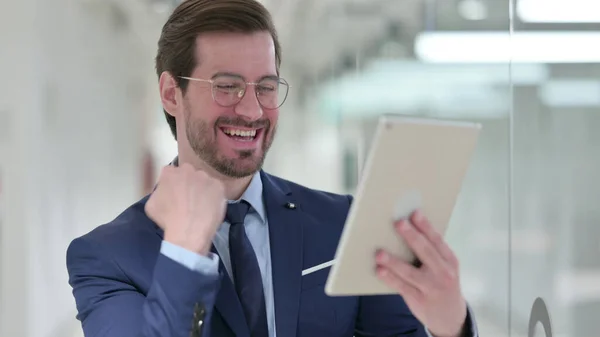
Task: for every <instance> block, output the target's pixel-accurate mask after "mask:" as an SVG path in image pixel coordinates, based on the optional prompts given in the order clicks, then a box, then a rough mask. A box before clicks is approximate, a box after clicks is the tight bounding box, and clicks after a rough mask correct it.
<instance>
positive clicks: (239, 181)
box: [178, 152, 253, 200]
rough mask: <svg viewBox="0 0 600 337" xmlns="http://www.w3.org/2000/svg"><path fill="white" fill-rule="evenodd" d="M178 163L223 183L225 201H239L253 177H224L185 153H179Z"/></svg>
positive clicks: (196, 157)
mask: <svg viewBox="0 0 600 337" xmlns="http://www.w3.org/2000/svg"><path fill="white" fill-rule="evenodd" d="M178 162H179V165H181V164H183V163H188V164H190V165H192V166H193V167H194V168H195V169H196V170H201V171H204V172H206V173H207V174H208V175H210V176H211V177H213V178H215V179H218V180H220V181H221V182H222V183H223V186H224V187H225V197H226V198H227V200H237V199H239V198H240V197H241V196H242V194H244V191H246V189H247V188H248V185H250V182H251V181H252V177H253V175H250V176H247V177H243V178H232V177H228V176H225V175H223V174H221V173H220V172H218V171H216V170H215V169H214V168H212V167H211V166H209V165H207V164H206V163H205V162H203V161H202V160H200V158H198V156H196V155H195V154H194V155H191V156H188V155H186V154H185V153H182V152H180V153H179V156H178Z"/></svg>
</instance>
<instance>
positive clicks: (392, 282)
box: [376, 266, 423, 302]
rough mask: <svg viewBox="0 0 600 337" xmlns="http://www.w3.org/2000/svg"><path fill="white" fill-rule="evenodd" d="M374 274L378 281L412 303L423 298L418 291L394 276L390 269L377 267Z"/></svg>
mask: <svg viewBox="0 0 600 337" xmlns="http://www.w3.org/2000/svg"><path fill="white" fill-rule="evenodd" d="M376 272H377V277H379V279H380V280H382V281H383V282H384V283H385V284H386V285H388V286H389V287H390V288H392V289H394V290H396V291H397V292H398V294H400V295H401V296H402V297H404V298H407V297H410V298H412V299H413V301H420V300H421V299H422V298H423V293H422V292H421V291H420V290H419V289H417V288H416V287H414V286H412V285H411V284H410V283H408V282H406V281H405V280H403V279H402V278H400V277H398V276H397V275H395V274H394V273H393V272H392V271H391V270H390V269H388V268H386V267H383V266H378V267H377V269H376ZM411 302H412V301H411Z"/></svg>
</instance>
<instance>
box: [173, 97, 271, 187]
mask: <svg viewBox="0 0 600 337" xmlns="http://www.w3.org/2000/svg"><path fill="white" fill-rule="evenodd" d="M184 115H185V125H186V126H185V134H186V137H187V139H188V142H189V144H190V147H191V148H192V150H193V151H194V153H196V155H197V156H198V158H200V159H201V160H202V161H203V162H205V163H206V164H207V165H209V166H210V167H212V168H213V169H215V170H216V171H217V172H219V173H220V174H222V175H224V176H226V177H231V178H244V177H248V176H250V175H253V174H254V173H256V172H257V171H259V170H260V169H261V168H262V166H263V164H264V161H265V157H266V155H267V152H268V151H269V148H270V147H271V144H272V143H273V139H274V138H275V131H276V127H273V128H272V129H271V123H270V121H269V120H268V119H261V120H257V121H254V122H247V121H245V120H243V119H242V118H230V117H219V118H217V120H216V121H215V122H214V123H210V122H208V121H204V120H201V119H197V120H192V118H191V113H190V109H189V108H186V109H185V112H184ZM223 124H226V125H229V126H240V127H247V128H262V129H263V130H262V131H261V132H262V133H263V140H262V144H261V146H260V149H258V150H242V151H237V154H238V155H237V157H236V158H228V157H225V156H224V155H223V154H221V153H219V147H218V144H217V132H221V131H220V130H219V127H218V126H219V125H223ZM257 151H260V153H259V154H258V155H257V154H256V152H257Z"/></svg>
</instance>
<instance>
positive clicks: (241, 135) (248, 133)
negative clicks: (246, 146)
mask: <svg viewBox="0 0 600 337" xmlns="http://www.w3.org/2000/svg"><path fill="white" fill-rule="evenodd" d="M220 129H221V131H222V132H223V133H224V134H225V135H227V136H228V137H229V138H232V139H235V140H238V141H247V142H249V141H253V140H254V139H256V137H257V136H258V135H259V134H260V132H261V131H262V129H250V130H242V129H236V128H230V127H224V128H223V127H222V128H220Z"/></svg>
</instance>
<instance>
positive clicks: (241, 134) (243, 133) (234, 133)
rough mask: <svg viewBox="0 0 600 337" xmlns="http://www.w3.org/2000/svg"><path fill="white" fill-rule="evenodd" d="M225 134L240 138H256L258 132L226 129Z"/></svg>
mask: <svg viewBox="0 0 600 337" xmlns="http://www.w3.org/2000/svg"><path fill="white" fill-rule="evenodd" d="M223 132H225V133H226V134H228V135H231V136H238V137H254V136H256V130H249V131H246V130H236V129H224V130H223Z"/></svg>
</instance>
